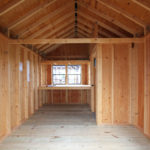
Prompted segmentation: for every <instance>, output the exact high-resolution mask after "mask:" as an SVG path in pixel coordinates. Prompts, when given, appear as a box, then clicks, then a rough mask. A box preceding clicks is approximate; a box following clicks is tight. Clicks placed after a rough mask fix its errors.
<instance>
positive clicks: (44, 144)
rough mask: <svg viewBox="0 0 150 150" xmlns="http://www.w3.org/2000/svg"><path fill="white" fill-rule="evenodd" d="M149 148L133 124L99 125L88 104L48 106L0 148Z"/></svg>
mask: <svg viewBox="0 0 150 150" xmlns="http://www.w3.org/2000/svg"><path fill="white" fill-rule="evenodd" d="M20 149H21V150H53V149H55V150H77V149H78V150H108V149H109V150H120V149H121V150H149V149H150V140H149V139H148V138H146V137H145V136H144V135H143V134H142V133H141V132H140V131H139V130H138V129H136V128H135V127H133V126H124V125H122V126H118V125H117V126H115V125H114V126H112V125H101V126H96V121H95V115H94V113H91V112H90V108H89V107H88V105H53V106H52V105H46V106H44V107H42V108H41V109H40V110H39V111H37V112H36V113H35V114H34V115H33V116H32V117H31V118H30V119H29V120H27V121H26V122H25V123H24V124H23V125H21V126H20V127H19V128H18V129H17V130H15V131H14V132H13V133H12V134H11V135H10V136H8V137H7V138H6V139H5V140H3V141H2V142H1V143H0V150H20Z"/></svg>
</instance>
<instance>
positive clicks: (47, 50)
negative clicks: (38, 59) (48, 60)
mask: <svg viewBox="0 0 150 150" xmlns="http://www.w3.org/2000/svg"><path fill="white" fill-rule="evenodd" d="M73 37H74V31H73V32H70V33H68V34H66V35H65V36H64V37H63V38H73ZM55 45H57V44H55ZM61 45H62V44H61ZM59 46H60V44H59ZM52 47H53V46H51V48H50V47H49V48H47V49H45V50H44V52H43V53H42V55H43V54H47V53H49V52H51V51H52V50H55V49H56V48H52Z"/></svg>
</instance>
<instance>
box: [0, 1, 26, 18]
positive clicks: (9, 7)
mask: <svg viewBox="0 0 150 150" xmlns="http://www.w3.org/2000/svg"><path fill="white" fill-rule="evenodd" d="M23 2H24V0H11V1H10V2H9V3H8V4H7V5H6V6H3V7H2V8H0V16H2V15H4V14H6V13H7V12H9V11H10V10H12V9H14V8H15V7H17V6H18V5H20V4H21V3H23Z"/></svg>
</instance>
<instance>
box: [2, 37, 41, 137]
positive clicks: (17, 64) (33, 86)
mask: <svg viewBox="0 0 150 150" xmlns="http://www.w3.org/2000/svg"><path fill="white" fill-rule="evenodd" d="M7 40H8V39H7V38H5V37H4V36H3V35H1V34H0V139H1V138H2V137H4V136H5V135H8V134H9V133H11V131H12V130H13V129H15V128H16V127H18V126H19V125H20V124H21V123H22V122H24V121H25V120H26V119H28V118H29V117H30V116H31V115H32V114H33V113H34V112H35V111H36V110H37V109H38V108H39V107H41V106H42V103H43V102H42V99H41V98H40V96H42V93H39V92H38V87H39V84H40V82H39V81H40V74H39V70H40V59H41V58H40V57H39V56H38V55H37V54H35V53H33V52H31V51H30V50H28V49H27V48H25V47H23V46H20V45H8V41H7ZM27 62H29V63H28V64H27ZM27 65H28V66H27ZM27 68H28V69H27ZM27 74H28V77H27ZM28 80H30V82H28ZM40 94H41V95H40Z"/></svg>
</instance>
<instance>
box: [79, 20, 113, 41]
mask: <svg viewBox="0 0 150 150" xmlns="http://www.w3.org/2000/svg"><path fill="white" fill-rule="evenodd" d="M79 28H81V29H82V30H84V31H88V32H89V34H90V35H91V36H90V37H93V29H92V28H91V27H90V26H88V28H86V29H85V28H84V25H82V22H79ZM97 34H98V35H103V36H105V37H107V38H111V37H112V36H111V35H110V34H108V33H106V32H104V31H102V30H101V31H98V32H97Z"/></svg>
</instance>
